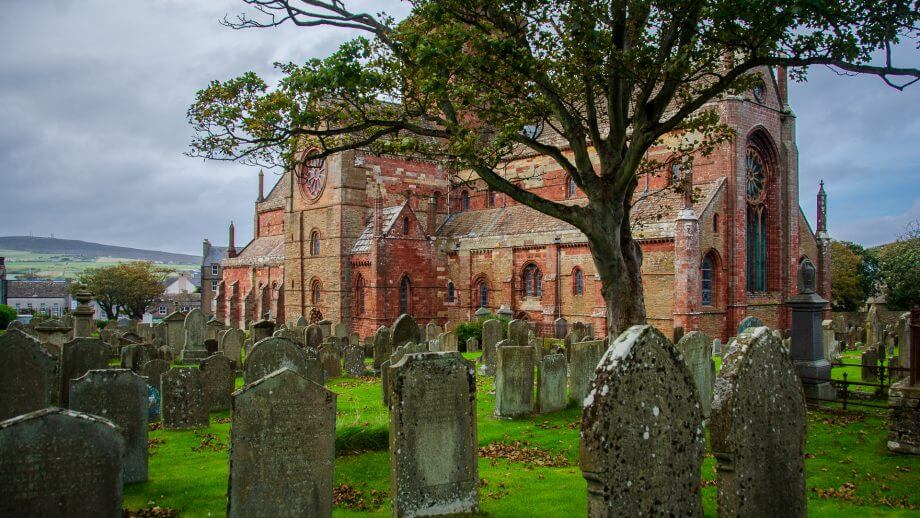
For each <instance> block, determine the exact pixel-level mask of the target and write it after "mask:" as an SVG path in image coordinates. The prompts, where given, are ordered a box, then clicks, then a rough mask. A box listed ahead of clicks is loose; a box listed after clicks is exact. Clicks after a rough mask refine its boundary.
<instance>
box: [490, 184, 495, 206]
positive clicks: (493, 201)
mask: <svg viewBox="0 0 920 518" xmlns="http://www.w3.org/2000/svg"><path fill="white" fill-rule="evenodd" d="M494 206H495V191H493V190H492V189H489V208H490V209H491V208H492V207H494Z"/></svg>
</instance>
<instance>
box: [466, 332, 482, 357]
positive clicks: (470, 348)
mask: <svg viewBox="0 0 920 518" xmlns="http://www.w3.org/2000/svg"><path fill="white" fill-rule="evenodd" d="M466 352H468V353H475V352H479V340H477V339H476V337H475V336H471V337H469V338H467V339H466Z"/></svg>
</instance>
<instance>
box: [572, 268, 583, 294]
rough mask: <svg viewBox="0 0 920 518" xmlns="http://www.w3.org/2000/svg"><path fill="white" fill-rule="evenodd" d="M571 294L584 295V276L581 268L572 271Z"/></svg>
mask: <svg viewBox="0 0 920 518" xmlns="http://www.w3.org/2000/svg"><path fill="white" fill-rule="evenodd" d="M572 293H574V294H575V295H584V294H585V274H584V272H582V271H581V268H575V269H574V270H573V271H572Z"/></svg>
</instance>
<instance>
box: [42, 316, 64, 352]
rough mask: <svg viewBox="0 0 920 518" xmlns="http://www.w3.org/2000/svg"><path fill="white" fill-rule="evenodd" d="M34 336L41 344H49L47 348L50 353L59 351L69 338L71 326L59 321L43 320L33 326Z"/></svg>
mask: <svg viewBox="0 0 920 518" xmlns="http://www.w3.org/2000/svg"><path fill="white" fill-rule="evenodd" d="M34 329H35V335H36V336H37V337H38V339H39V341H41V342H42V343H43V344H50V345H51V346H52V347H48V349H49V350H52V351H60V350H61V346H62V345H64V342H65V341H67V340H69V339H70V338H71V331H73V326H71V325H67V324H66V323H64V322H62V321H61V320H57V319H51V320H45V321H44V322H40V323H38V324H36V325H35V327H34Z"/></svg>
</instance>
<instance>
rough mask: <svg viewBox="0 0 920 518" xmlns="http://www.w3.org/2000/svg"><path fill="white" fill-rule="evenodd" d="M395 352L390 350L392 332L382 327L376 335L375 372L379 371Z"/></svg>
mask: <svg viewBox="0 0 920 518" xmlns="http://www.w3.org/2000/svg"><path fill="white" fill-rule="evenodd" d="M392 352H393V350H392V349H391V348H390V330H389V329H387V327H386V326H380V327H378V328H377V331H376V332H375V333H374V370H379V369H380V365H381V364H382V363H383V362H385V361H386V359H387V358H388V357H389V356H390V354H391V353H392Z"/></svg>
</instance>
